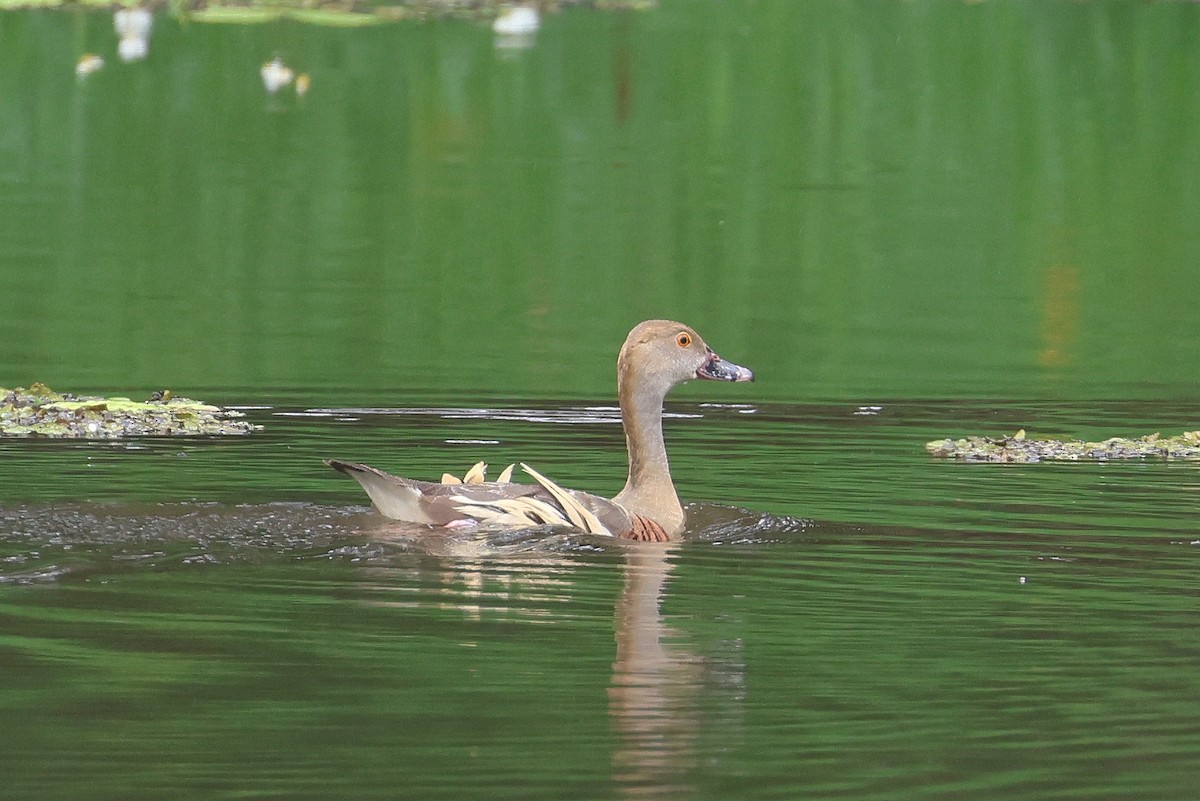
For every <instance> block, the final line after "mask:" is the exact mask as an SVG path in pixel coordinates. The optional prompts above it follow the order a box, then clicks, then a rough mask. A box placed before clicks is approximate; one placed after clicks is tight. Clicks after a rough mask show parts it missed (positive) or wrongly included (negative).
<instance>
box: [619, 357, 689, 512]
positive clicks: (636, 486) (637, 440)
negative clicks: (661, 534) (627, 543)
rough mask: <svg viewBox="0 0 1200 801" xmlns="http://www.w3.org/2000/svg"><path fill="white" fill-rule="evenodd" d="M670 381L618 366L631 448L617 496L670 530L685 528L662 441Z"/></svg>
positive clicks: (628, 440) (630, 508) (622, 402)
mask: <svg viewBox="0 0 1200 801" xmlns="http://www.w3.org/2000/svg"><path fill="white" fill-rule="evenodd" d="M668 389H670V387H669V386H668V385H664V386H653V382H652V381H646V380H644V377H643V376H640V375H639V374H637V373H636V372H635V371H633V370H629V369H621V370H618V376H617V392H618V393H619V395H620V401H621V421H622V422H623V423H624V424H625V444H626V446H627V447H628V448H629V479H628V480H627V481H626V482H625V488H624V489H623V490H621V492H620V493H618V494H617V497H616V498H614V500H615V501H616V502H617V503H619V504H621V505H622V506H624V507H625V508H626V509H628V510H629V511H631V512H636V513H637V514H640V515H643V516H645V517H649V518H651V519H652V520H655V521H657V522H658V523H659V524H661V525H662V526H663V528H664V529H666V531H667V533H668V534H675V533H678V532H679V531H681V530H682V529H683V519H684V515H683V507H682V506H680V504H679V496H678V495H676V494H675V484H674V483H673V482H672V481H671V466H670V464H669V463H668V462H667V446H666V443H665V442H664V441H663V431H662V411H663V400H664V399H665V398H666V394H667V390H668Z"/></svg>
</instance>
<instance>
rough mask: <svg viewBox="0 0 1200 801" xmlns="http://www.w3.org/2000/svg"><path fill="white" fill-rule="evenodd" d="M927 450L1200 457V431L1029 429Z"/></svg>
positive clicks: (940, 443) (1047, 456)
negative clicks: (1133, 434)
mask: <svg viewBox="0 0 1200 801" xmlns="http://www.w3.org/2000/svg"><path fill="white" fill-rule="evenodd" d="M925 450H927V451H929V453H931V454H932V455H934V456H938V457H941V458H945V459H960V460H962V461H965V462H1043V461H1046V462H1084V461H1091V462H1106V461H1110V460H1112V459H1200V431H1185V432H1184V433H1182V434H1179V435H1178V436H1173V437H1164V436H1162V435H1161V434H1149V435H1147V436H1144V437H1138V438H1136V439H1126V438H1125V437H1112V438H1110V439H1106V440H1102V441H1100V442H1085V441H1083V440H1059V439H1029V438H1028V437H1026V436H1025V430H1024V429H1022V430H1020V431H1018V432H1017V433H1015V434H1013V435H1011V436H1007V437H965V438H963V439H949V438H947V439H935V440H934V441H932V442H928V443H926V444H925Z"/></svg>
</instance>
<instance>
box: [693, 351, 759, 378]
mask: <svg viewBox="0 0 1200 801" xmlns="http://www.w3.org/2000/svg"><path fill="white" fill-rule="evenodd" d="M696 378H708V379H711V380H713V381H753V380H754V373H752V372H750V371H749V370H747V369H746V368H745V367H740V366H738V365H736V364H734V363H733V362H727V361H725V360H724V359H722V358H721V357H720V356H718V355H717V354H715V353H713V352H712V351H711V350H710V351H709V352H708V359H707V360H706V361H705V362H704V364H702V365H700V369H699V370H697V371H696Z"/></svg>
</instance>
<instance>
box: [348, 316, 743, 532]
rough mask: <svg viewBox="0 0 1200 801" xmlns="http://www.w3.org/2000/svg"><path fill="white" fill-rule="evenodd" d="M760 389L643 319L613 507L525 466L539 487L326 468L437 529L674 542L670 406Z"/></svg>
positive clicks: (620, 364) (732, 367) (678, 512)
mask: <svg viewBox="0 0 1200 801" xmlns="http://www.w3.org/2000/svg"><path fill="white" fill-rule="evenodd" d="M697 378H698V379H706V380H710V381H734V382H740V381H753V380H754V373H753V372H752V371H750V370H748V369H747V368H745V367H741V366H739V365H737V364H734V363H732V362H729V361H726V360H725V359H722V358H721V357H720V356H718V355H717V354H716V352H714V351H713V349H712V348H710V347H709V346H708V345H707V344H706V343H705V341H704V340H703V339H702V338H701V337H700V335H699V334H698V333H696V331H695V329H693V328H691V327H690V326H687V325H684V324H683V323H677V322H674V321H672V320H646V321H645V322H642V323H639V324H638V325H637V326H635V327H634V328H633V330H632V331H630V332H629V336H627V337H626V338H625V343H624V344H623V345H622V346H621V350H620V353H619V355H618V356H617V398H618V401H619V403H620V407H621V422H622V424H623V426H624V429H625V442H626V447H627V449H628V456H629V472H628V475H627V478H626V481H625V486H624V488H623V489H622V490H621V491H620V492H618V493H617V494H616V495H615V496H614V497H613V498H611V499H609V498H604V497H602V496H599V495H594V494H591V493H587V492H580V491H578V490H570V489H564V488H563V487H561V486H559V485H558V484H557V483H555V482H554V481H552V480H551V479H549V478H547V477H546V476H544V475H542V474H541V473H540V472H538V471H537V470H534V469H533V468H532V467H530V466H529V465H527V464H524V463H522V464H521V468H522V470H523V471H524V472H525V473H526V474H527V475H529V476H530V477H531V478H532V479H533V483H532V484H525V483H517V482H514V481H512V480H511V479H512V473H513V466H512V465H510V466H509V467H508V468H507V469H506V470H505V471H504V473H503V474H502V475H501V476H500V478H499V480H496V481H488V480H487V478H486V470H487V466H486V465H485V464H484V463H482V462H480V463H479V464H476V465H475V466H474V467H473V468H471V470H469V471H468V472H467V474H466V476H465V477H464V478H463V479H459V478H457V477H456V476H453V475H450V474H449V473H447V474H444V475H443V477H442V480H441V481H420V480H417V479H411V478H403V477H400V476H394V475H391V474H389V473H386V472H384V471H382V470H380V469H378V468H375V467H371V466H369V465H366V464H361V463H357V462H348V461H343V460H340V459H328V460H326V461H325V464H327V465H328V466H330V467H332V468H333V469H335V470H337V471H339V472H341V473H344V474H345V475H348V476H350V477H351V478H353V479H354V480H355V481H357V482H358V483H359V484H360V485H362V488H363V489H364V490H365V491H366V493H367V495H368V496H369V497H370V499H371V502H372V504H373V505H374V507H375V509H376V511H377V512H378V513H379V514H380V515H382V516H383V517H385V518H389V519H392V520H399V521H405V522H408V523H414V524H424V525H428V526H435V527H447V528H457V527H461V526H474V525H487V526H496V527H500V528H510V529H511V528H531V527H537V526H554V527H566V528H573V529H578V530H581V531H583V532H586V533H589V534H598V535H603V536H611V537H616V538H620V539H627V540H640V541H651V542H670V541H672V540H677V539H679V538H680V535H681V534H682V533H683V531H684V528H685V524H686V520H687V518H686V514H685V512H684V509H683V505H682V504H681V503H680V501H679V495H678V494H677V493H676V491H675V483H674V481H673V480H672V478H671V468H670V464H669V462H668V459H667V448H666V443H665V441H664V440H663V428H662V419H663V403H664V401H665V399H666V397H667V393H669V392H670V391H671V390H672V389H673V388H674V387H676V386H678V385H679V384H682V383H684V382H686V381H690V380H692V379H697Z"/></svg>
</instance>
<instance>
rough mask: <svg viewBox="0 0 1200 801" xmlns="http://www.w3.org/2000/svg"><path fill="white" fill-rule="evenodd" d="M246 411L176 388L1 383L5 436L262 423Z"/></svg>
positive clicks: (163, 431) (211, 431)
mask: <svg viewBox="0 0 1200 801" xmlns="http://www.w3.org/2000/svg"><path fill="white" fill-rule="evenodd" d="M244 416H245V415H243V414H242V413H241V412H237V411H234V410H231V409H222V408H220V407H219V406H211V405H209V404H206V403H201V402H199V401H194V400H190V399H188V398H177V397H173V396H172V394H171V392H170V391H169V390H168V391H163V392H156V393H154V395H152V396H151V397H150V398H149V399H147V400H145V401H135V400H130V399H129V398H120V397H114V398H101V397H93V396H84V395H72V394H70V393H65V394H60V393H58V392H55V391H54V390H52V389H50V388H49V387H47V386H46V385H45V384H40V383H39V384H33V385H31V386H30V387H29V388H28V389H25V388H20V387H19V388H17V389H11V390H10V389H4V388H2V387H0V437H58V438H67V439H122V438H124V437H177V436H213V435H227V434H249V433H251V432H253V431H256V430H258V429H260V428H262V426H256V425H253V424H251V423H248V422H246V421H245V420H243V419H240V418H242V417H244Z"/></svg>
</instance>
